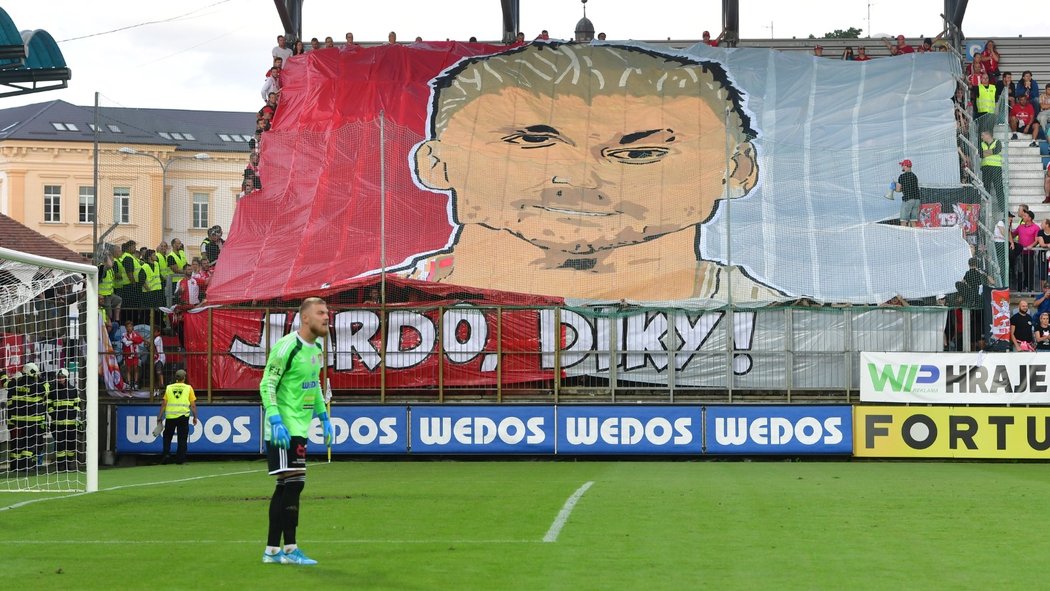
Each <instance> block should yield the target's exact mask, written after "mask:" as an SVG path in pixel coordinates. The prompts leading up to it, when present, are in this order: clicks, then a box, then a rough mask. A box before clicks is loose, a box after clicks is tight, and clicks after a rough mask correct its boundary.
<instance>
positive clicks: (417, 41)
mask: <svg viewBox="0 0 1050 591" xmlns="http://www.w3.org/2000/svg"><path fill="white" fill-rule="evenodd" d="M422 42H423V38H422V37H420V36H419V35H416V40H415V41H413V43H422ZM477 42H478V40H477V39H474V40H473V41H471V43H477Z"/></svg>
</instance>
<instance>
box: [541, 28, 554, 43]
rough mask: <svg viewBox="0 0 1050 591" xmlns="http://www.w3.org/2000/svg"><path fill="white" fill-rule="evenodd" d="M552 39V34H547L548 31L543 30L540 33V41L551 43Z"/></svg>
mask: <svg viewBox="0 0 1050 591" xmlns="http://www.w3.org/2000/svg"><path fill="white" fill-rule="evenodd" d="M550 38H551V36H550V33H548V32H547V29H543V30H542V31H540V36H539V37H538V39H540V40H542V41H550Z"/></svg>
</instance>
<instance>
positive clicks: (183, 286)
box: [175, 267, 201, 306]
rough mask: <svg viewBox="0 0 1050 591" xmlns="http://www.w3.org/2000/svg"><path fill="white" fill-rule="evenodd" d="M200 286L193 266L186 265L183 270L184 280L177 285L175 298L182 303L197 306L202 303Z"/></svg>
mask: <svg viewBox="0 0 1050 591" xmlns="http://www.w3.org/2000/svg"><path fill="white" fill-rule="evenodd" d="M200 294H201V292H200V286H198V285H197V279H196V278H195V277H194V274H193V268H192V267H186V268H185V269H184V270H183V272H182V280H181V281H179V284H178V285H176V286H175V298H176V300H177V301H178V302H179V303H180V304H189V305H191V306H196V305H197V304H199V303H201V298H200Z"/></svg>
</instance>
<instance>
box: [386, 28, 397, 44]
mask: <svg viewBox="0 0 1050 591" xmlns="http://www.w3.org/2000/svg"><path fill="white" fill-rule="evenodd" d="M386 42H387V43H389V44H390V45H394V44H396V43H397V33H395V32H393V31H390V32H389V33H387V34H386Z"/></svg>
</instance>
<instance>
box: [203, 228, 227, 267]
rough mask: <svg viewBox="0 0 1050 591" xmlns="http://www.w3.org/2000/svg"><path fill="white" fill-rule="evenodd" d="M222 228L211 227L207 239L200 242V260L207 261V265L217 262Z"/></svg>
mask: <svg viewBox="0 0 1050 591" xmlns="http://www.w3.org/2000/svg"><path fill="white" fill-rule="evenodd" d="M222 242H223V241H222V228H221V227H219V226H212V227H210V228H208V237H207V238H205V239H204V240H203V241H201V259H202V262H203V260H204V259H207V260H208V262H209V263H214V262H215V261H217V260H219V251H220V250H222Z"/></svg>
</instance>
